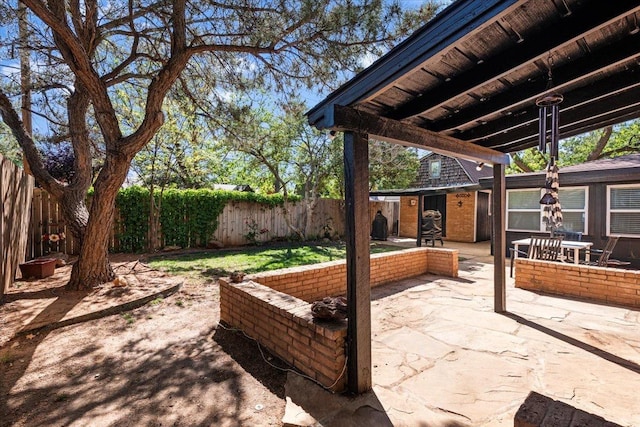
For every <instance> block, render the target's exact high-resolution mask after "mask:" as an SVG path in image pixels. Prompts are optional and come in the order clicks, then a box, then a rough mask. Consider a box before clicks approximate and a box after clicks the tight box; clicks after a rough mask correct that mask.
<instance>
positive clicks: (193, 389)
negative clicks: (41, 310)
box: [0, 327, 285, 426]
mask: <svg viewBox="0 0 640 427" xmlns="http://www.w3.org/2000/svg"><path fill="white" fill-rule="evenodd" d="M214 338H215V339H214ZM43 339H44V338H38V339H37V340H35V341H26V342H24V343H23V345H24V347H26V348H27V349H26V352H27V353H29V354H33V352H34V351H35V349H36V348H37V346H38V345H39V344H40V343H41V342H42V340H43ZM239 340H240V338H239V337H236V336H234V334H230V333H228V332H225V331H218V330H216V329H215V328H214V327H212V328H211V330H208V331H204V332H203V333H201V334H199V335H198V336H197V337H196V338H192V339H189V340H187V341H184V342H179V343H174V344H173V345H170V346H168V347H166V348H152V347H149V345H148V343H147V340H146V339H145V337H144V336H142V337H140V338H136V339H132V340H130V341H128V342H127V344H126V345H125V346H124V347H123V348H121V349H120V350H119V352H117V353H114V354H109V353H108V352H106V353H105V351H104V349H103V348H102V346H103V345H104V343H102V342H96V343H88V344H87V345H84V346H81V348H77V349H74V350H73V351H71V352H69V353H68V355H67V357H66V358H65V359H63V360H58V361H56V363H57V364H59V365H60V366H66V367H68V370H65V371H64V372H65V374H64V375H61V376H59V378H48V379H47V380H46V381H45V380H40V379H38V380H37V381H34V379H33V378H22V376H23V374H24V372H25V368H26V366H27V365H28V363H24V364H22V363H21V364H20V366H21V367H19V368H17V369H10V370H8V372H7V374H8V376H9V378H8V380H3V381H1V384H0V395H2V396H7V399H3V402H2V403H1V404H0V412H1V413H3V414H7V417H3V421H2V422H1V423H0V424H1V425H3V426H9V425H11V424H12V423H13V422H15V421H17V420H16V419H14V417H13V416H12V414H13V413H17V414H25V413H30V414H34V412H35V413H36V415H35V418H33V419H31V421H30V424H31V425H70V424H73V423H77V422H81V423H83V424H85V425H156V424H157V423H158V420H162V424H164V423H165V422H166V423H168V425H189V426H211V425H220V424H224V425H227V426H244V425H249V424H252V425H256V424H257V423H256V419H254V418H252V417H253V416H254V414H252V412H254V411H253V408H254V407H255V406H256V403H259V402H249V401H247V398H246V391H247V390H246V384H243V383H242V381H241V380H240V377H241V376H242V374H243V372H242V370H243V369H246V370H247V371H249V372H252V373H255V375H256V377H257V378H258V379H259V380H260V377H262V380H260V381H261V382H262V383H263V384H265V385H267V386H268V387H269V388H270V389H273V390H275V391H277V393H278V395H279V396H283V395H284V391H283V390H284V378H285V375H284V373H279V372H277V373H273V372H272V371H275V370H273V369H272V368H269V367H268V366H267V365H266V363H264V362H263V361H262V359H261V358H260V356H259V355H256V352H257V350H256V351H255V352H254V351H251V349H252V348H251V347H249V345H248V343H247V342H244V341H243V340H240V341H239ZM227 350H229V351H230V352H231V354H230V355H227V354H226V351H227ZM19 357H23V356H22V355H19ZM87 357H88V358H93V359H94V360H95V363H93V364H86V363H84V364H81V365H80V367H79V368H75V367H74V361H75V360H77V359H79V358H85V359H86V358H87ZM236 362H237V363H236ZM265 376H268V378H266V377H265ZM18 381H22V382H25V381H26V382H27V383H29V382H32V383H29V384H28V386H27V387H24V386H23V387H20V391H17V392H16V391H14V392H11V389H12V386H13V385H14V384H16V383H17V382H18ZM212 382H213V383H217V384H218V387H224V389H226V391H227V392H226V393H223V395H224V396H227V398H222V397H221V396H219V395H218V393H216V392H215V390H216V388H215V387H210V384H211V383H212ZM10 392H11V394H9V393H10ZM43 396H49V398H48V399H45V400H43ZM228 396H233V399H229V398H228ZM9 399H10V400H11V402H12V403H11V407H9V406H8V404H7V402H8V401H9ZM194 402H195V403H196V404H195V405H194ZM187 403H188V405H187ZM187 406H188V408H189V409H188V408H187ZM183 408H184V409H183ZM205 408H206V409H205ZM34 409H35V411H34ZM257 416H258V417H259V416H260V414H257ZM257 419H259V418H257Z"/></svg>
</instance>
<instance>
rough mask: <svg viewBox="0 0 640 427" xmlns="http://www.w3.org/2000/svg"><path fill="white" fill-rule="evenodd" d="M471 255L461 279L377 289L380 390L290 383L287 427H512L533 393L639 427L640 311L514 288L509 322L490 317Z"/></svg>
mask: <svg viewBox="0 0 640 427" xmlns="http://www.w3.org/2000/svg"><path fill="white" fill-rule="evenodd" d="M469 248H471V246H469ZM474 250H475V252H474ZM474 250H471V251H469V250H467V251H465V250H464V248H463V249H460V251H461V252H460V257H461V262H460V277H459V278H457V279H450V278H441V277H438V276H432V275H424V276H420V277H418V278H414V279H408V280H403V281H401V282H397V283H394V284H391V285H387V286H383V287H380V288H375V289H372V330H373V332H372V353H373V382H374V388H373V393H370V394H368V395H365V396H361V397H358V398H347V397H343V396H338V395H331V394H329V393H328V392H325V391H324V390H322V389H320V388H319V387H317V386H315V385H312V384H311V383H309V382H308V381H306V380H302V379H300V378H298V377H295V376H293V375H291V374H290V378H289V380H288V384H287V399H288V406H287V413H286V414H285V418H284V420H283V421H284V422H285V425H314V424H313V422H318V423H319V424H320V425H340V426H347V425H354V426H355V425H395V426H449V427H451V426H512V425H513V419H514V415H515V413H516V411H517V409H518V407H519V406H520V405H521V404H522V402H523V401H524V400H525V399H526V397H527V395H528V394H529V392H530V391H536V392H538V393H540V394H543V395H545V396H548V397H550V398H552V399H555V400H559V401H562V402H565V403H567V404H569V405H572V406H574V407H577V408H579V409H581V410H584V411H587V412H589V413H593V414H596V415H599V416H601V417H604V418H605V419H607V420H609V421H612V422H615V423H618V424H620V425H623V426H638V425H640V393H638V390H639V389H640V333H639V332H638V331H639V326H640V312H639V311H638V310H632V309H628V308H621V307H615V306H608V305H600V304H593V303H589V302H583V301H577V300H571V299H565V298H559V297H553V296H548V295H541V294H536V293H533V292H529V291H525V290H521V289H516V288H514V287H513V280H512V279H509V280H508V282H507V309H508V313H505V314H497V313H494V311H493V265H492V264H491V263H490V260H491V258H490V257H488V256H486V252H482V251H480V252H479V251H478V250H477V247H476V249H474ZM363 423H364V424H363Z"/></svg>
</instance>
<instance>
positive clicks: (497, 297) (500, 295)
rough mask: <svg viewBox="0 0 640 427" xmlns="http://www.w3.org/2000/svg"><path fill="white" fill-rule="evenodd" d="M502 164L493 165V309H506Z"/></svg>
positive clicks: (504, 185) (498, 310) (505, 197)
mask: <svg viewBox="0 0 640 427" xmlns="http://www.w3.org/2000/svg"><path fill="white" fill-rule="evenodd" d="M504 168H505V165H503V164H494V165H493V265H494V273H493V274H494V275H493V301H494V302H493V310H494V311H495V312H496V313H504V312H505V311H507V299H506V293H507V292H506V277H505V258H506V255H507V254H506V240H507V233H506V231H505V229H506V223H505V218H504V217H505V204H506V199H507V192H506V181H505V177H504Z"/></svg>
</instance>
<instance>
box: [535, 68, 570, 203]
mask: <svg viewBox="0 0 640 427" xmlns="http://www.w3.org/2000/svg"><path fill="white" fill-rule="evenodd" d="M552 87H553V80H552V77H551V67H549V80H548V82H547V91H549V90H550V89H551V88H552ZM563 100H564V97H563V96H562V95H561V94H559V93H557V92H553V91H549V92H547V93H546V94H545V95H542V96H541V97H540V98H538V99H536V105H537V106H538V109H539V110H538V117H539V135H538V138H539V139H538V149H539V150H540V152H541V153H542V154H547V147H548V148H549V167H548V171H551V170H553V169H555V170H557V166H556V160H557V159H558V140H559V139H560V138H559V135H560V132H559V124H558V116H559V112H560V108H559V105H560V103H561V102H562V101H563ZM553 181H554V180H552V179H549V177H547V179H546V182H545V188H546V190H547V192H546V193H545V195H544V196H542V199H540V204H541V205H553V204H555V203H557V202H558V199H557V196H554V194H553V193H556V194H557V191H558V188H557V179H556V180H555V181H556V182H555V185H554V182H553Z"/></svg>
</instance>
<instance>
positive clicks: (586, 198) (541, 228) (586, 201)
mask: <svg viewBox="0 0 640 427" xmlns="http://www.w3.org/2000/svg"><path fill="white" fill-rule="evenodd" d="M532 190H539V192H540V198H542V196H543V195H544V194H545V193H546V190H545V189H543V188H540V189H539V188H517V189H515V188H514V189H511V190H507V197H506V215H505V220H506V221H505V223H506V224H509V213H510V212H539V213H540V224H539V225H540V226H539V229H538V230H521V229H516V228H507V231H515V232H522V233H537V232H542V233H546V232H547V229H546V224H545V223H544V221H542V218H543V211H544V206H543V205H540V207H539V208H538V209H509V193H511V192H518V191H532ZM560 190H584V209H566V208H564V207H563V208H562V212H582V213H584V230H583V231H582V234H589V187H587V186H572V187H560ZM608 197H609V192H608V191H607V198H608ZM560 204H561V205H562V199H561V200H560ZM608 207H609V205H608V204H607V208H608ZM608 220H609V215H607V221H608ZM607 229H609V228H608V223H607ZM573 231H581V230H573Z"/></svg>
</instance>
